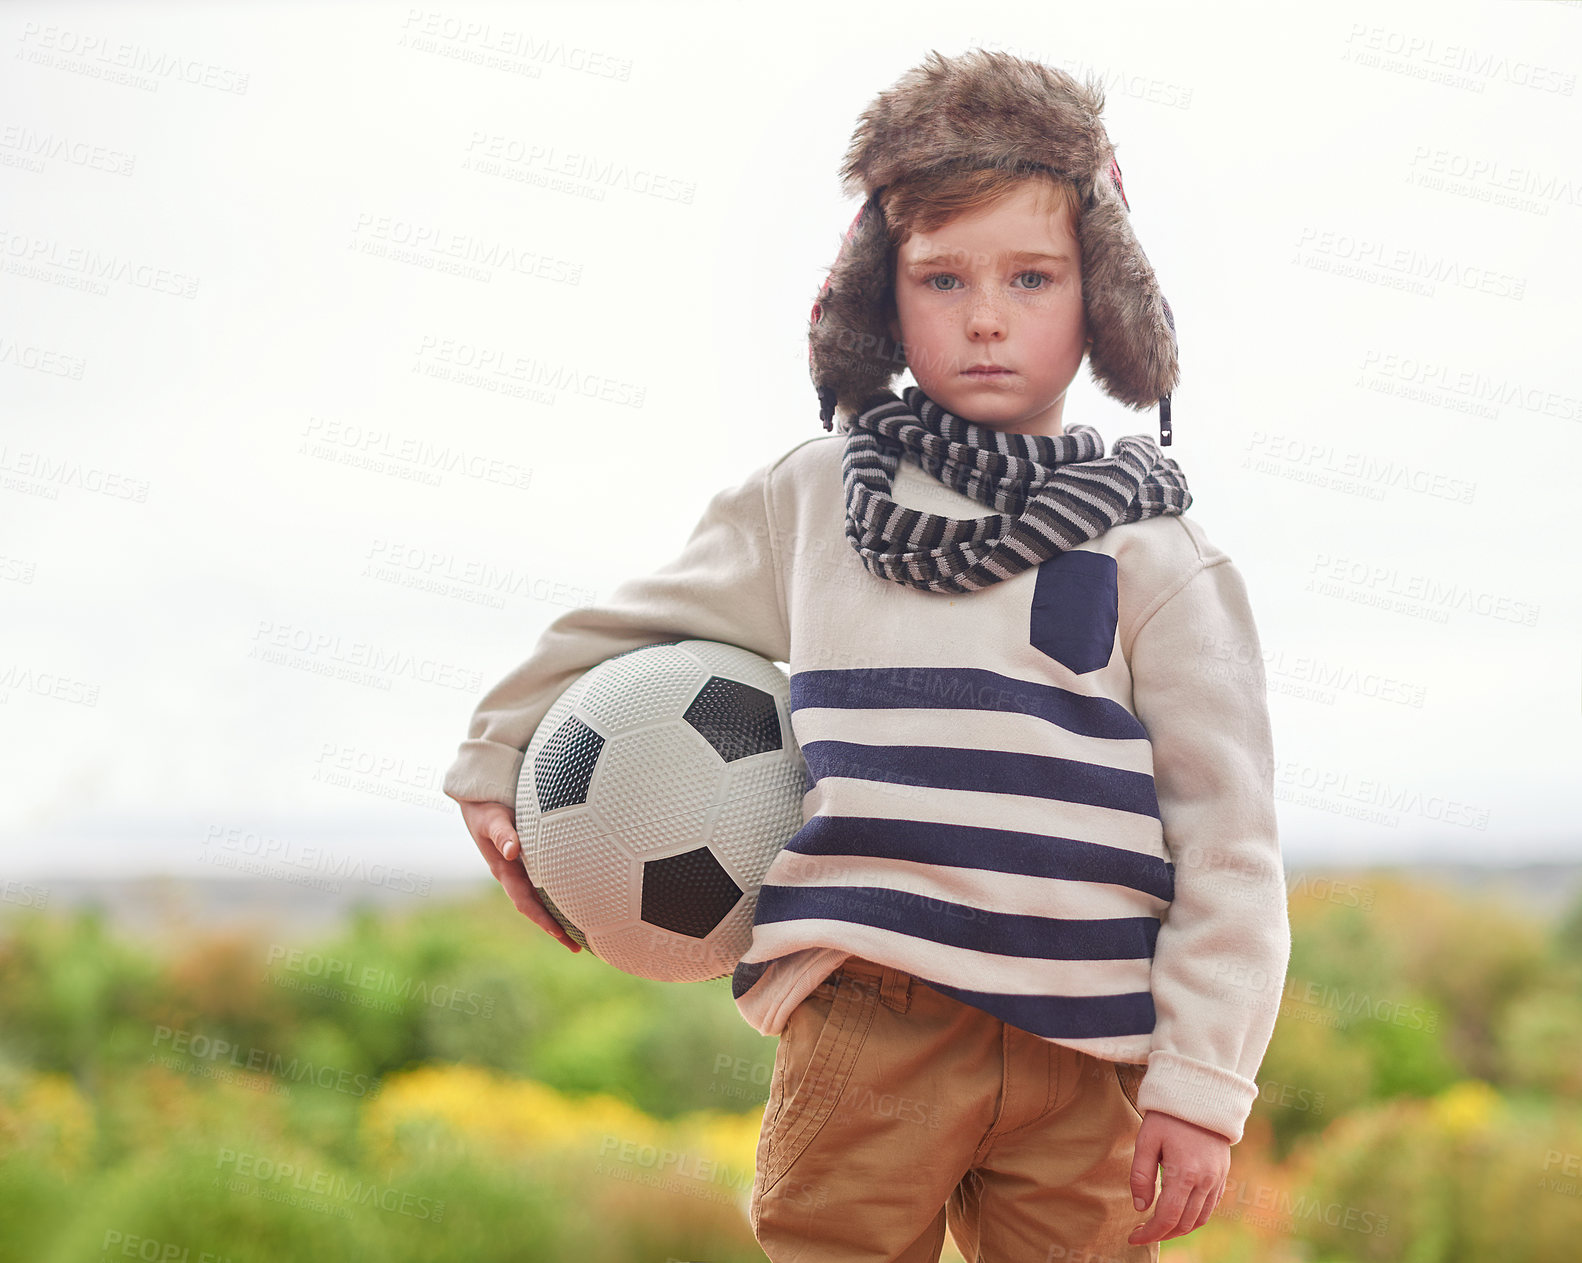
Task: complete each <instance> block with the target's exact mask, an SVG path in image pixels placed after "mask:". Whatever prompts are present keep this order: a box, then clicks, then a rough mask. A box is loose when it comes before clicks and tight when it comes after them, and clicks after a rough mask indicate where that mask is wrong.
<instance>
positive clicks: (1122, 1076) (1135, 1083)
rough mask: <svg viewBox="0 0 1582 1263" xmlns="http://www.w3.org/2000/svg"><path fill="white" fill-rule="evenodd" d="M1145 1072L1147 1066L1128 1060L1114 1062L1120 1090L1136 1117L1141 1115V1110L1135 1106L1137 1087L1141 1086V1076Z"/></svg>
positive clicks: (1146, 1071)
mask: <svg viewBox="0 0 1582 1263" xmlns="http://www.w3.org/2000/svg"><path fill="white" fill-rule="evenodd" d="M1147 1073H1148V1067H1147V1066H1140V1065H1137V1064H1135V1063H1134V1062H1130V1061H1117V1062H1116V1063H1115V1077H1116V1078H1117V1079H1119V1080H1120V1084H1121V1091H1122V1092H1123V1093H1124V1094H1125V1096H1126V1100H1127V1101H1128V1102H1129V1103H1130V1105H1131V1107H1132V1110H1133V1111H1134V1112H1135V1113H1136V1115H1137V1117H1138V1118H1141V1117H1142V1116H1143V1112H1142V1110H1140V1109H1138V1108H1137V1089H1138V1088H1139V1087H1141V1086H1142V1081H1143V1076H1144V1075H1145V1074H1147Z"/></svg>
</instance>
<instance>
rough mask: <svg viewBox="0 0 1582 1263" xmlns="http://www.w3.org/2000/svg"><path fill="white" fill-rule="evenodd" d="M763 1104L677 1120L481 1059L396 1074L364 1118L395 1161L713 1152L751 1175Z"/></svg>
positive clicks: (687, 1164)
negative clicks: (499, 1069)
mask: <svg viewBox="0 0 1582 1263" xmlns="http://www.w3.org/2000/svg"><path fill="white" fill-rule="evenodd" d="M761 1121H762V1115H761V1112H759V1111H752V1112H749V1113H746V1114H719V1113H715V1112H713V1111H708V1110H702V1111H698V1112H695V1113H692V1114H687V1115H684V1116H682V1117H680V1118H677V1119H675V1120H673V1121H671V1122H664V1121H661V1120H659V1119H654V1118H650V1117H649V1116H648V1115H647V1114H645V1113H643V1112H642V1111H641V1110H639V1109H637V1108H635V1107H634V1106H631V1105H628V1104H627V1103H626V1102H624V1101H621V1100H619V1099H617V1098H616V1097H613V1096H609V1095H606V1094H602V1093H601V1094H597V1095H593V1096H584V1097H567V1096H563V1095H561V1094H560V1093H559V1092H557V1091H555V1090H554V1089H553V1088H550V1087H547V1086H546V1085H544V1084H542V1083H538V1082H535V1081H533V1080H531V1079H512V1078H508V1077H506V1076H504V1075H500V1074H496V1073H495V1072H493V1071H491V1070H486V1069H483V1068H481V1067H478V1066H460V1065H435V1066H424V1067H422V1068H420V1069H417V1070H412V1071H409V1072H408V1073H406V1074H400V1075H390V1076H388V1077H387V1078H386V1079H385V1081H384V1088H383V1090H382V1091H381V1092H380V1094H379V1097H378V1098H377V1099H376V1100H375V1101H373V1102H371V1103H370V1104H369V1105H368V1106H367V1107H366V1109H365V1111H364V1114H363V1119H362V1126H363V1135H364V1139H365V1143H366V1144H367V1146H368V1148H369V1150H370V1156H371V1157H375V1158H377V1159H379V1160H382V1161H390V1160H392V1159H393V1158H395V1157H396V1156H398V1155H400V1154H403V1153H404V1154H406V1155H408V1156H410V1155H411V1154H413V1153H414V1151H415V1150H417V1149H419V1148H426V1149H430V1150H432V1149H434V1148H436V1147H445V1148H451V1149H457V1148H459V1149H463V1150H468V1151H471V1150H474V1149H481V1150H485V1151H487V1152H488V1153H489V1154H490V1155H495V1156H502V1157H508V1158H509V1157H516V1158H528V1159H541V1158H548V1159H551V1160H566V1159H571V1160H576V1159H586V1160H587V1161H588V1162H590V1163H594V1162H600V1161H604V1162H608V1163H621V1164H625V1165H631V1166H634V1169H635V1167H640V1166H643V1165H645V1164H649V1165H652V1164H664V1165H666V1166H667V1168H668V1167H670V1166H680V1167H681V1168H683V1169H689V1170H697V1169H700V1166H699V1164H701V1163H703V1162H704V1161H705V1160H709V1161H712V1162H714V1163H716V1164H719V1165H721V1166H726V1167H730V1168H732V1169H733V1170H736V1171H742V1170H745V1171H746V1172H747V1173H748V1178H750V1177H751V1172H752V1169H753V1163H754V1158H755V1156H756V1149H757V1143H758V1126H759V1123H760V1122H761Z"/></svg>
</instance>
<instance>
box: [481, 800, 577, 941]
mask: <svg viewBox="0 0 1582 1263" xmlns="http://www.w3.org/2000/svg"><path fill="white" fill-rule="evenodd" d="M461 818H462V819H463V820H464V821H466V823H467V832H468V833H470V834H472V840H473V842H474V843H476V844H477V847H478V851H479V853H480V854H481V855H482V856H483V860H484V863H486V864H487V865H488V866H489V871H490V872H491V873H493V874H494V879H495V880H496V881H497V882H499V883H500V885H502V886H504V887H505V893H506V894H508V895H510V896H511V902H512V903H514V904H515V905H516V910H517V911H518V912H520V913H521V914H522V915H523V916H525V917H527V918H528V919H529V920H530V921H533V922H534V923H536V924H537V925H540V926H542V927H543V929H544V932H545V933H546V934H551V935H553V936H554V937H555V938H558V939H559V940H560V941H561V942H562V943H564V944H565V945H566V946H567V947H568V948H570V949H571V950H572V951H574V952H580V951H581V950H582V948H581V947H580V946H579V945H578V944H577V942H576V940H575V939H573V938H572V937H571V935H569V934H567V933H566V930H565V927H564V926H562V925H561V924H560V922H559V921H557V920H555V917H554V915H553V914H552V913H551V912H550V910H549V909H548V908H546V907H545V906H544V902H543V900H541V899H540V898H539V897H538V891H536V890H534V889H533V883H532V882H531V881H529V880H528V876H527V869H526V867H525V866H524V865H523V863H522V840H521V839H520V838H519V837H517V836H516V824H515V820H514V817H513V815H512V812H511V809H510V808H509V807H507V806H506V805H505V804H504V803H496V802H477V801H473V800H463V801H462V802H461Z"/></svg>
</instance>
